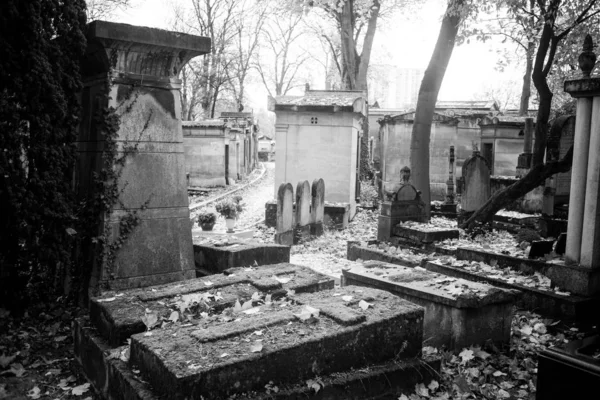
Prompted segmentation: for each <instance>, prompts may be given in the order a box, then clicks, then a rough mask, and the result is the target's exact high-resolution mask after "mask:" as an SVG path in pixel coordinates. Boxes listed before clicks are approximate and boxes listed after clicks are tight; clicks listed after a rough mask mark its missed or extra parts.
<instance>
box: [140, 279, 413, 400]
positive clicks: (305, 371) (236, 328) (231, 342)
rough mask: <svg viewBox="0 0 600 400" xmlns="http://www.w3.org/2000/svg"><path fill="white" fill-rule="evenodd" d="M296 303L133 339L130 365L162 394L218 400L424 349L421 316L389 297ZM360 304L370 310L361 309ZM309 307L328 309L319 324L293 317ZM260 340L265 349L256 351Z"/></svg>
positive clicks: (362, 295)
mask: <svg viewBox="0 0 600 400" xmlns="http://www.w3.org/2000/svg"><path fill="white" fill-rule="evenodd" d="M343 296H352V299H351V300H350V301H345V300H344V299H343ZM291 298H292V299H293V302H292V304H290V305H288V306H286V307H275V308H270V307H268V306H261V307H260V308H259V309H258V310H259V311H258V312H255V313H252V314H250V315H248V314H245V313H244V312H241V313H239V314H236V317H237V318H236V320H233V321H229V322H217V321H214V322H209V323H206V324H205V325H204V326H203V327H201V326H192V327H189V328H181V329H178V330H177V331H176V332H175V331H171V330H170V329H169V328H163V329H160V330H156V331H153V334H152V335H150V336H146V335H143V334H138V335H134V336H133V337H132V342H131V362H132V364H134V365H137V366H138V367H139V369H140V371H141V374H142V376H143V377H144V378H145V379H147V380H150V381H151V382H152V383H153V387H154V389H155V390H156V391H157V392H158V393H161V394H164V395H167V394H168V395H169V396H172V397H176V398H183V397H187V398H200V396H205V397H210V398H213V399H219V398H224V397H226V396H229V395H231V394H234V393H240V392H245V391H249V390H256V389H262V388H263V387H264V385H265V384H267V383H268V382H269V381H270V380H272V377H274V376H276V377H277V381H278V383H279V382H281V383H286V382H287V383H291V382H298V381H302V380H306V379H310V378H313V377H315V376H319V375H325V374H329V373H333V372H338V371H345V370H349V369H351V368H359V367H362V366H364V365H368V364H371V363H377V362H381V361H384V360H389V359H392V358H394V357H395V356H397V355H398V354H399V353H400V356H401V357H405V358H410V357H414V356H416V355H417V354H418V353H419V351H420V349H421V341H422V328H421V323H422V318H423V309H422V308H421V307H419V306H416V305H414V304H412V303H409V302H407V301H404V300H402V299H400V298H397V297H395V296H392V295H390V294H389V293H387V292H384V291H379V290H376V289H369V288H356V287H345V288H341V289H339V290H335V291H333V290H330V291H322V292H316V293H311V294H299V295H298V294H296V295H293V296H291ZM361 300H364V301H367V302H368V303H370V304H371V306H370V307H369V308H368V309H366V310H363V309H361V308H360V307H359V302H360V301H361ZM308 305H310V306H315V305H316V308H318V307H319V306H322V307H323V308H322V309H321V310H320V315H319V316H318V317H317V318H314V317H311V319H310V320H308V321H302V318H299V317H297V316H295V315H294V314H296V315H299V314H301V312H302V310H303V308H304V307H305V306H308ZM256 330H260V331H261V332H260V333H261V334H260V335H257V334H255V333H254V332H255V331H256ZM174 333H176V335H175V336H174ZM257 340H261V341H260V342H258V343H260V344H261V345H262V348H261V350H260V351H257V352H252V351H251V346H252V345H253V344H256V343H257Z"/></svg>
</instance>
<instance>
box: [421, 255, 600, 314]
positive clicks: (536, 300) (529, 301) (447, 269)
mask: <svg viewBox="0 0 600 400" xmlns="http://www.w3.org/2000/svg"><path fill="white" fill-rule="evenodd" d="M422 266H423V267H424V268H425V269H427V270H428V271H432V272H438V273H441V274H444V275H447V276H453V277H456V278H462V279H467V280H470V281H475V282H485V283H488V284H490V285H493V286H496V287H500V288H506V289H514V290H519V291H520V292H521V295H520V296H519V297H517V301H516V305H517V306H518V307H519V308H522V309H525V310H532V311H535V312H537V313H540V314H542V315H545V316H551V317H558V318H561V319H567V320H577V321H584V320H589V319H590V316H593V315H595V313H596V312H595V310H596V309H597V307H599V306H600V299H599V298H593V297H582V296H577V295H573V294H571V295H569V296H565V295H561V294H558V293H555V292H553V291H548V290H541V289H538V288H535V287H529V286H525V285H521V284H518V283H509V282H507V281H506V280H502V279H498V278H494V277H490V276H487V275H483V274H477V273H475V272H472V271H467V270H465V269H463V268H459V267H455V266H451V265H446V264H442V263H440V262H437V261H431V260H424V261H423V263H422Z"/></svg>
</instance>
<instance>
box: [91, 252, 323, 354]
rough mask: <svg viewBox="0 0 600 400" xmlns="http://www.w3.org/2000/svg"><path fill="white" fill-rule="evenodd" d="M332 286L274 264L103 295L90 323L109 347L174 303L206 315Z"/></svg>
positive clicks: (166, 312)
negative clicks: (264, 296)
mask: <svg viewBox="0 0 600 400" xmlns="http://www.w3.org/2000/svg"><path fill="white" fill-rule="evenodd" d="M333 287H334V281H333V279H332V278H330V277H328V276H326V275H323V274H319V273H317V272H315V271H313V270H311V269H310V268H306V267H302V266H298V265H292V264H287V263H280V264H274V265H267V266H262V267H259V268H237V269H230V270H228V274H227V275H225V274H216V275H211V276H208V277H205V278H196V279H190V280H187V281H183V282H175V283H171V284H167V285H161V286H154V287H148V288H143V289H135V290H129V291H125V292H121V293H115V292H112V293H106V294H105V295H103V296H102V297H101V298H95V299H91V300H90V320H91V322H92V323H93V324H94V326H95V327H96V328H97V329H98V331H99V332H100V334H101V335H102V336H103V337H105V338H106V339H107V341H108V343H109V344H110V345H112V346H118V345H122V344H124V343H125V341H126V340H127V339H128V338H129V337H130V336H131V335H133V334H135V333H139V332H144V331H145V330H146V326H145V325H144V323H143V322H142V317H144V315H145V314H146V313H147V310H150V312H151V313H152V314H153V315H156V316H157V318H158V320H159V321H161V320H162V318H165V319H168V318H169V316H170V315H171V313H172V312H173V311H174V310H177V309H178V306H177V303H178V302H179V303H180V302H189V303H193V302H196V303H197V304H198V306H199V307H201V308H202V309H203V310H204V311H205V312H207V313H214V312H220V311H222V310H223V309H225V308H228V307H231V306H232V305H233V304H234V303H235V302H236V300H239V301H240V302H242V303H243V302H246V301H248V300H249V299H251V298H252V296H253V295H254V293H256V292H259V293H268V294H271V295H272V296H273V297H275V298H277V297H281V296H284V295H285V294H286V293H287V291H288V290H293V291H295V292H296V293H302V292H313V291H317V290H324V289H331V288H333Z"/></svg>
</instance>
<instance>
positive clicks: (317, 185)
mask: <svg viewBox="0 0 600 400" xmlns="http://www.w3.org/2000/svg"><path fill="white" fill-rule="evenodd" d="M311 194H312V203H311V210H310V234H311V235H313V236H321V235H322V234H323V218H324V216H325V181H324V180H323V179H315V180H314V181H313V183H312V188H311Z"/></svg>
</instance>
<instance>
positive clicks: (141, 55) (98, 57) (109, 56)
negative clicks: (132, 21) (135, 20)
mask: <svg viewBox="0 0 600 400" xmlns="http://www.w3.org/2000/svg"><path fill="white" fill-rule="evenodd" d="M86 38H87V40H88V49H87V51H86V56H85V58H84V61H83V73H84V75H88V76H89V75H95V74H99V73H103V72H108V71H112V72H113V73H118V74H134V75H139V76H150V77H156V78H175V77H177V75H178V74H179V71H180V70H181V68H183V66H185V64H186V63H187V62H188V61H190V60H191V59H192V58H194V57H196V56H199V55H202V54H206V53H208V52H209V51H210V39H209V38H207V37H202V36H194V35H188V34H184V33H178V32H171V31H165V30H162V29H155V28H146V27H140V26H133V25H128V24H119V23H113V22H106V21H94V22H92V23H90V24H89V25H88V26H87V33H86Z"/></svg>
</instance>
